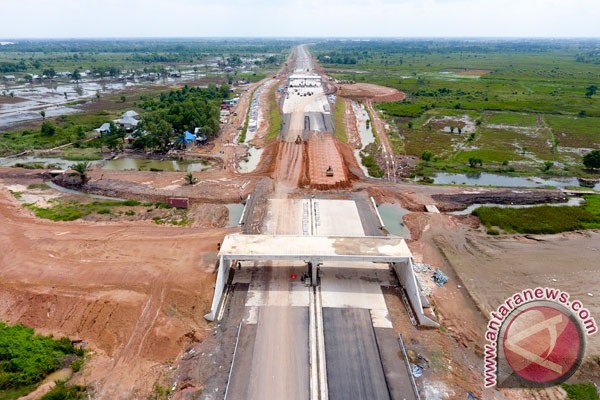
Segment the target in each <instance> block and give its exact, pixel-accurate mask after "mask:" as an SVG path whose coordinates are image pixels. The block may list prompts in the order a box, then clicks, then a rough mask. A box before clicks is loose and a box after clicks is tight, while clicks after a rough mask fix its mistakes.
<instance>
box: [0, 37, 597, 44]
mask: <svg viewBox="0 0 600 400" xmlns="http://www.w3.org/2000/svg"><path fill="white" fill-rule="evenodd" d="M260 39H269V40H290V41H299V40H354V41H369V40H495V41H512V40H550V41H553V40H557V41H558V40H600V35H599V36H89V37H83V36H82V37H58V36H57V37H33V36H31V37H0V43H3V44H4V45H10V44H13V42H16V41H19V40H21V41H25V40H27V41H45V40H49V41H51V40H260ZM8 42H10V43H9V44H6V43H8Z"/></svg>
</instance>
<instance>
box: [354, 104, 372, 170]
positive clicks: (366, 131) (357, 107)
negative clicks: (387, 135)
mask: <svg viewBox="0 0 600 400" xmlns="http://www.w3.org/2000/svg"><path fill="white" fill-rule="evenodd" d="M352 109H353V110H354V115H355V117H356V126H357V128H358V134H359V136H360V143H361V148H360V149H357V150H354V157H355V158H356V161H357V162H358V165H360V168H361V169H362V170H363V173H364V174H365V176H370V175H369V171H368V170H367V168H366V167H365V166H364V165H363V164H362V160H361V158H360V151H361V150H362V149H364V148H365V147H366V146H367V145H369V144H371V143H374V142H375V135H374V134H373V128H372V125H371V124H370V123H369V125H367V121H368V120H369V113H368V112H367V109H366V108H365V106H364V105H362V104H358V103H357V102H355V101H353V102H352Z"/></svg>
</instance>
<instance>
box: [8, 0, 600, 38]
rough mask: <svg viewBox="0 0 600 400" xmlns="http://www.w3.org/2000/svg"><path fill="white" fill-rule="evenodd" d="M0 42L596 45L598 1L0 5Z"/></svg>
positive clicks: (41, 0) (202, 0) (42, 0)
mask: <svg viewBox="0 0 600 400" xmlns="http://www.w3.org/2000/svg"><path fill="white" fill-rule="evenodd" d="M2 3H3V4H2V10H3V18H2V20H3V21H2V24H0V38H14V37H17V38H18V37H42V38H43V37H174V36H179V37H181V36H197V37H203V36H293V37H306V36H310V37H319V36H371V37H373V36H392V37H406V36H409V37H412V36H438V37H439V36H444V37H445V36H509V37H515V36H550V37H574V36H588V37H589V36H591V37H600V24H598V22H597V21H598V18H599V17H600V2H599V1H597V0H569V1H564V0H363V1H361V0H329V1H323V0H279V1H277V0H256V1H254V2H252V3H250V2H248V1H242V0H230V1H227V2H221V1H208V0H169V1H154V2H148V1H145V0H144V1H143V0H103V1H100V2H99V1H96V0H93V1H84V0H78V1H77V0H62V1H60V2H56V1H51V0H3V1H2Z"/></svg>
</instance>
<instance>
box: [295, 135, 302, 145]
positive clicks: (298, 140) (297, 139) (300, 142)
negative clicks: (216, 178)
mask: <svg viewBox="0 0 600 400" xmlns="http://www.w3.org/2000/svg"><path fill="white" fill-rule="evenodd" d="M295 143H296V144H302V136H300V135H298V137H296V142H295Z"/></svg>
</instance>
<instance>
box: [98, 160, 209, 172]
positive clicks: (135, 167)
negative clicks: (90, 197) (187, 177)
mask: <svg viewBox="0 0 600 400" xmlns="http://www.w3.org/2000/svg"><path fill="white" fill-rule="evenodd" d="M209 167H210V165H208V164H206V163H203V162H197V161H175V160H162V161H161V160H148V159H141V158H132V157H123V158H117V159H115V160H107V161H104V162H102V167H101V169H103V170H106V171H165V172H199V171H203V170H205V169H207V168H209Z"/></svg>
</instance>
